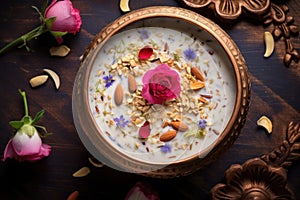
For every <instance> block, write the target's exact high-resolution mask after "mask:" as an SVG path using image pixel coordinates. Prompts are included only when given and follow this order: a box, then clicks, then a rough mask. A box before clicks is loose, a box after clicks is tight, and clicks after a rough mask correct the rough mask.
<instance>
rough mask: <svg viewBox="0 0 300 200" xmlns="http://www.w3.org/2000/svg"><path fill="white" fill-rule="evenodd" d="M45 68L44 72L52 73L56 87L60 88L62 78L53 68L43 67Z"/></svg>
mask: <svg viewBox="0 0 300 200" xmlns="http://www.w3.org/2000/svg"><path fill="white" fill-rule="evenodd" d="M43 70H44V72H46V73H47V74H49V75H50V77H51V78H52V80H53V81H54V84H55V87H56V89H57V90H58V88H59V86H60V79H59V76H58V74H57V73H56V72H55V71H53V70H51V69H43Z"/></svg>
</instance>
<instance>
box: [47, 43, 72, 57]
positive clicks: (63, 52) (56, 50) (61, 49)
mask: <svg viewBox="0 0 300 200" xmlns="http://www.w3.org/2000/svg"><path fill="white" fill-rule="evenodd" d="M49 52H50V55H51V56H59V57H65V56H67V55H68V54H69V52H70V48H69V47H67V46H66V45H61V46H58V47H51V48H50V50H49Z"/></svg>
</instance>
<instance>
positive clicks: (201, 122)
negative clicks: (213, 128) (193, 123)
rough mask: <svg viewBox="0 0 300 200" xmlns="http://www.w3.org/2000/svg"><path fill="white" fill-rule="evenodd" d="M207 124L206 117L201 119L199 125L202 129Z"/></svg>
mask: <svg viewBox="0 0 300 200" xmlns="http://www.w3.org/2000/svg"><path fill="white" fill-rule="evenodd" d="M206 126H207V121H206V120H205V119H200V121H199V123H198V127H199V128H200V129H204V128H205V127H206Z"/></svg>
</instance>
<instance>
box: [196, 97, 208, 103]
mask: <svg viewBox="0 0 300 200" xmlns="http://www.w3.org/2000/svg"><path fill="white" fill-rule="evenodd" d="M198 100H199V101H201V102H202V103H208V102H209V101H208V100H207V99H206V98H204V97H203V96H199V97H198Z"/></svg>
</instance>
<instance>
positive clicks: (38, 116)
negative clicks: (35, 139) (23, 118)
mask: <svg viewBox="0 0 300 200" xmlns="http://www.w3.org/2000/svg"><path fill="white" fill-rule="evenodd" d="M44 113H45V111H44V110H40V111H39V112H38V113H37V114H36V115H35V117H34V119H33V120H32V122H31V124H32V125H35V123H37V122H38V121H39V120H40V119H41V118H42V117H43V115H44Z"/></svg>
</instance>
